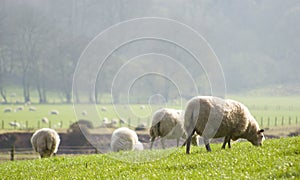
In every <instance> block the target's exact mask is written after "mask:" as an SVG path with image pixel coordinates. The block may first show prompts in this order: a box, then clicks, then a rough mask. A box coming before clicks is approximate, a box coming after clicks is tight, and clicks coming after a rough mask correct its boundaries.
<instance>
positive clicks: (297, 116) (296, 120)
mask: <svg viewBox="0 0 300 180" xmlns="http://www.w3.org/2000/svg"><path fill="white" fill-rule="evenodd" d="M296 124H298V116H296Z"/></svg>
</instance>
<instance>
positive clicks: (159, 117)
mask: <svg viewBox="0 0 300 180" xmlns="http://www.w3.org/2000/svg"><path fill="white" fill-rule="evenodd" d="M183 114H184V112H183V111H182V110H176V109H169V108H162V109H159V110H157V111H156V112H154V114H153V116H152V125H151V128H150V141H151V145H150V149H152V146H153V142H154V140H155V138H156V137H161V143H162V147H163V148H165V144H164V141H165V139H177V147H178V145H179V140H180V138H181V137H183V138H185V133H184V129H183Z"/></svg>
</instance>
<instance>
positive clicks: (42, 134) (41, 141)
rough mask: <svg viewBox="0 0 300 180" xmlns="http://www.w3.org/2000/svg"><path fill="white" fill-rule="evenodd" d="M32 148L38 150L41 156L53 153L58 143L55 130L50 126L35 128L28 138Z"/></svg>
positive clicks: (49, 155)
mask: <svg viewBox="0 0 300 180" xmlns="http://www.w3.org/2000/svg"><path fill="white" fill-rule="evenodd" d="M30 141H31V144H32V147H33V149H34V150H35V151H36V152H38V153H39V154H40V156H41V158H46V157H51V156H52V155H55V154H56V152H57V150H58V146H59V143H60V138H59V135H58V134H57V132H56V131H55V130H53V129H50V128H42V129H39V130H37V131H36V132H35V133H34V134H33V135H32V137H31V139H30Z"/></svg>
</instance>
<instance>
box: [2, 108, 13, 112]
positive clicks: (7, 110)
mask: <svg viewBox="0 0 300 180" xmlns="http://www.w3.org/2000/svg"><path fill="white" fill-rule="evenodd" d="M3 112H4V113H9V112H12V108H10V107H7V108H5V109H4V110H3Z"/></svg>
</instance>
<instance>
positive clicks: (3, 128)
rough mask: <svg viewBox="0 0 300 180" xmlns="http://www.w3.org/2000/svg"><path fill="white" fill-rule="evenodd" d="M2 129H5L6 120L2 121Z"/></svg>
mask: <svg viewBox="0 0 300 180" xmlns="http://www.w3.org/2000/svg"><path fill="white" fill-rule="evenodd" d="M2 129H4V120H2Z"/></svg>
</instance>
